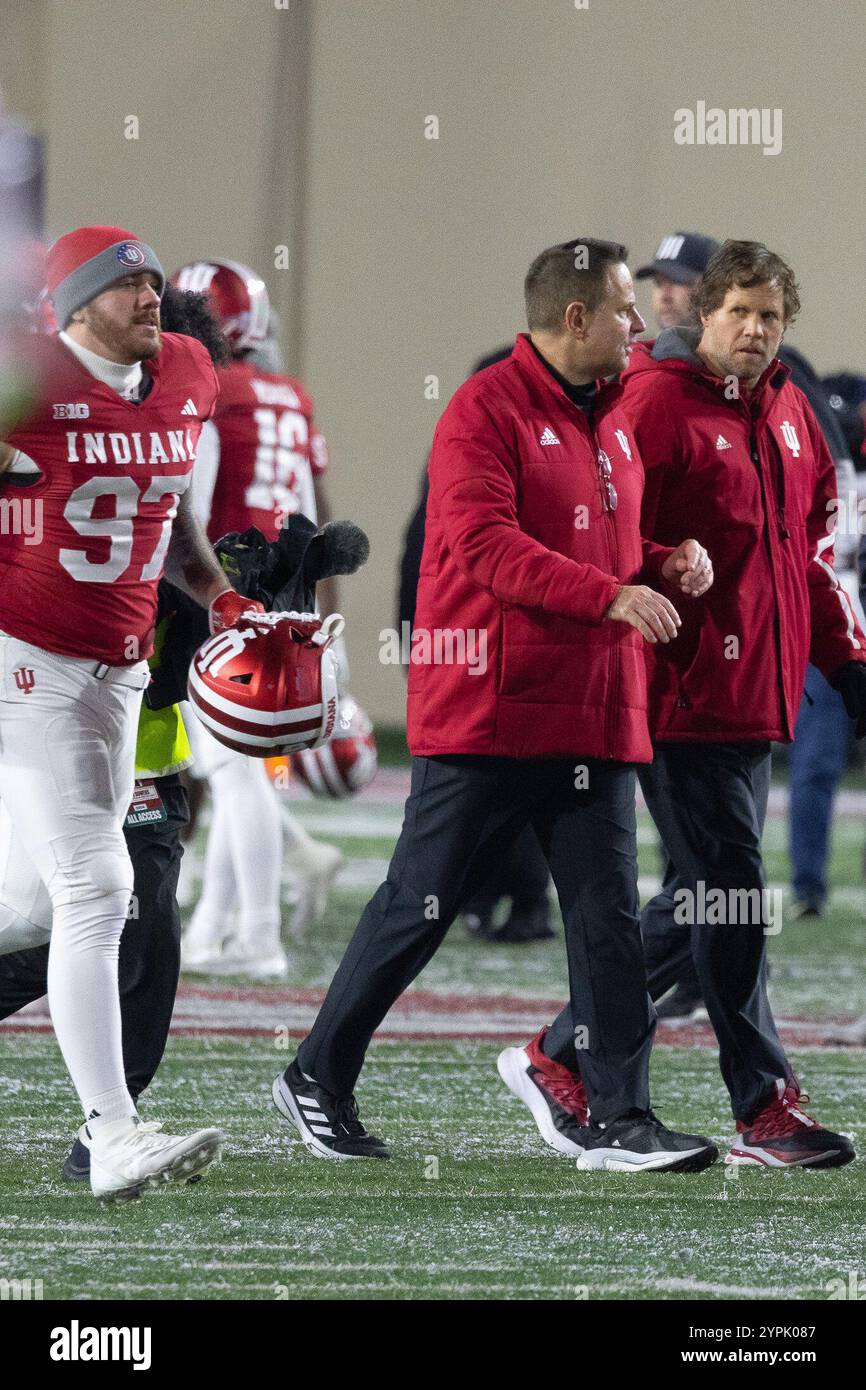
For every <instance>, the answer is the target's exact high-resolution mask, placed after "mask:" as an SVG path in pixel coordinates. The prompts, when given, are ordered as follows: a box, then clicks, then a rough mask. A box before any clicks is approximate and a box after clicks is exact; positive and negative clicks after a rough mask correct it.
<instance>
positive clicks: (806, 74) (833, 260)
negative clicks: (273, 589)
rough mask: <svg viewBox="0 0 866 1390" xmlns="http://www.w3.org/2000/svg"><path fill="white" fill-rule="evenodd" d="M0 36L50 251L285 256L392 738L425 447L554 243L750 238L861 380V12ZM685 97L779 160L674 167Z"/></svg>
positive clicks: (298, 345)
mask: <svg viewBox="0 0 866 1390" xmlns="http://www.w3.org/2000/svg"><path fill="white" fill-rule="evenodd" d="M0 18H2V20H3V33H4V40H5V38H6V35H11V36H12V42H11V45H10V44H7V43H6V42H5V41H4V54H5V55H6V57H5V61H4V58H3V57H0V82H2V83H3V85H4V87H5V88H6V91H7V96H8V98H9V99H10V101H11V102H12V103H14V104H16V105H17V106H18V108H19V109H21V110H23V111H24V112H25V114H27V115H28V116H29V117H30V118H31V119H34V120H37V121H39V120H40V118H41V123H42V124H43V126H44V128H45V129H46V130H47V131H48V133H49V136H50V147H49V148H50V157H49V170H48V174H49V177H48V218H49V225H50V229H51V230H52V231H54V232H56V231H60V230H63V229H65V228H67V227H69V226H71V225H73V224H74V223H76V222H78V221H82V220H106V221H108V220H110V221H117V222H120V223H126V224H128V225H130V226H132V227H133V228H134V229H136V230H139V231H140V232H141V234H142V235H145V236H148V237H149V238H151V239H152V240H153V242H154V244H155V245H156V246H157V247H158V248H159V250H160V254H161V255H163V256H164V259H165V261H166V263H167V264H172V265H173V264H176V263H177V262H179V261H180V260H182V259H184V258H186V257H189V256H192V255H196V254H200V253H201V252H202V251H211V252H216V253H222V254H230V255H234V256H237V257H239V258H241V259H247V260H250V261H252V262H254V263H255V264H257V265H258V266H260V267H261V268H262V269H263V270H264V271H265V272H268V271H269V270H270V267H271V266H272V265H273V248H274V247H275V246H276V245H279V244H286V245H288V246H289V247H290V268H289V270H288V271H280V272H277V271H274V270H270V274H269V281H270V285H271V289H272V293H273V297H274V299H275V301H276V303H277V305H278V307H279V308H281V310H282V311H283V312H284V315H285V318H286V327H287V336H288V340H289V341H288V344H287V345H288V348H289V353H290V360H291V362H292V364H293V366H294V367H295V368H296V369H297V370H299V371H300V372H301V373H302V374H303V375H304V377H305V379H306V380H307V382H308V385H309V386H310V388H311V390H312V391H313V394H314V397H315V399H316V400H317V403H318V408H319V415H320V419H321V423H322V424H323V426H324V427H325V429H326V431H327V433H328V435H329V438H330V442H331V448H332V455H333V458H334V466H333V475H332V487H333V493H334V500H335V509H336V512H337V514H339V515H347V516H351V517H353V518H356V519H357V520H358V521H359V522H361V524H363V525H364V526H365V527H366V528H367V529H368V530H369V532H370V536H371V540H372V543H373V556H372V559H371V562H370V565H369V566H368V568H367V570H366V571H364V572H363V573H362V574H361V575H360V576H358V577H357V578H356V579H355V580H352V581H350V582H348V583H346V584H345V585H344V599H345V602H344V607H345V611H346V614H347V617H348V619H349V622H350V652H351V657H352V664H353V670H354V677H353V685H354V687H355V689H356V691H357V694H358V696H359V698H361V699H362V700H363V701H364V702H365V703H366V704H367V705H368V706H369V707H370V709H371V711H372V712H373V713H374V714H375V715H377V716H378V717H380V718H386V717H387V718H395V719H396V718H399V717H400V716H401V714H402V705H403V683H402V678H401V675H400V673H399V671H396V670H394V669H391V668H383V667H381V666H380V665H379V664H378V660H377V652H378V640H377V639H378V633H379V630H380V628H382V627H383V626H385V625H387V624H390V623H391V621H392V615H393V609H394V590H395V567H396V561H397V555H398V551H399V542H400V534H401V531H402V528H403V526H404V524H405V520H406V517H407V515H408V513H409V511H410V509H411V507H412V505H413V502H414V499H415V496H416V492H417V487H418V480H419V474H420V469H421V463H422V460H423V456H424V453H425V450H426V447H427V445H428V443H429V439H430V436H431V433H432V430H433V426H434V424H435V421H436V418H437V417H438V415H439V413H440V412H441V409H442V408H443V406H444V404H445V402H446V400H447V398H448V396H449V395H450V393H451V392H452V391H453V389H454V388H455V387H456V386H457V384H458V383H459V382H460V380H461V379H462V377H463V375H464V374H465V373H466V371H467V370H468V368H469V366H470V364H471V363H472V361H473V359H474V358H475V357H476V356H478V355H479V354H481V353H483V352H485V351H487V350H489V349H491V348H493V347H495V346H497V345H498V344H499V343H501V342H503V341H505V340H506V339H507V338H508V337H510V336H511V335H512V333H513V332H514V331H516V330H517V329H519V328H520V327H521V295H520V285H521V280H522V276H523V273H524V271H525V269H526V266H527V264H528V262H529V259H530V258H531V256H532V255H533V254H534V253H535V252H536V251H537V250H539V249H540V248H541V247H542V246H543V245H545V244H548V243H549V242H551V241H553V240H558V239H561V238H564V237H567V236H573V235H578V234H580V233H584V234H590V235H591V234H595V235H602V236H603V235H610V236H617V237H620V238H622V239H623V240H625V241H626V242H628V243H629V245H630V246H631V248H632V252H633V258H634V259H635V260H637V258H643V257H644V256H647V255H649V254H650V253H651V252H652V250H653V249H654V247H655V244H656V242H657V240H658V238H659V236H660V235H661V234H662V233H664V232H666V231H671V230H673V229H674V228H675V227H678V226H685V227H695V228H700V229H703V230H706V231H709V232H715V233H716V234H718V235H740V236H755V237H760V238H761V239H763V240H766V241H767V242H769V243H770V244H771V245H772V246H774V247H775V248H776V249H778V250H781V251H782V252H784V253H785V254H787V255H788V256H789V257H790V258H791V260H792V261H793V263H794V265H795V266H796V267H797V270H798V272H799V274H800V278H801V282H802V289H803V301H804V312H803V318H802V322H801V324H800V325H799V326H798V328H797V330H796V332H795V335H794V341H796V342H797V343H798V344H800V345H801V346H802V347H803V348H804V349H806V350H807V351H808V352H809V353H810V354H811V355H812V356H813V358H814V360H815V362H816V364H817V365H818V367H819V368H821V369H822V370H830V369H832V368H835V367H838V366H841V365H849V366H854V367H856V366H860V365H863V366H866V362H864V349H863V343H862V333H861V328H860V325H861V316H862V311H861V306H860V281H861V277H862V267H863V265H864V251H866V245H864V243H866V231H864V219H863V214H862V199H861V198H860V196H859V191H860V182H861V180H860V178H859V167H858V165H859V161H860V157H861V152H862V151H863V150H864V149H866V105H864V102H863V99H862V54H863V51H864V41H866V6H864V5H863V4H862V3H861V0H838V2H832V0H776V3H772V0H768V2H767V3H764V4H763V5H760V6H756V5H755V4H754V0H726V3H725V4H723V5H719V4H718V3H715V2H713V3H710V0H689V3H688V4H685V5H684V4H682V3H680V0H589V8H588V9H587V10H577V9H575V7H574V4H573V3H572V0H289V9H288V11H280V10H277V9H276V7H275V6H274V4H273V3H272V0H207V2H206V3H198V2H197V0H154V2H153V3H149V4H148V5H147V6H145V7H143V6H142V5H141V4H140V3H139V2H138V0H137V3H134V4H133V3H130V0H73V3H68V0H26V3H22V0H0ZM774 28H775V29H777V30H778V32H775V33H774ZM14 53H18V54H21V55H22V62H21V63H18V62H17V59H16V61H15V62H13V61H12V55H13V54H14ZM28 65H29V66H30V67H31V68H32V73H28V74H27V75H26V77H25V76H22V73H24V72H25V70H26V68H27V67H28ZM307 87H308V88H309V90H307ZM699 100H703V101H705V102H707V104H708V105H710V106H714V105H717V106H722V107H725V108H727V107H728V106H753V105H754V106H758V107H770V108H773V107H781V108H782V111H783V150H782V153H781V154H779V155H778V156H776V157H767V156H764V155H763V154H762V153H761V151H760V149H756V148H752V147H743V148H725V147H718V148H712V147H703V148H700V147H693V148H689V147H681V146H677V145H676V144H675V143H674V140H673V128H674V119H673V113H674V111H675V110H676V109H677V108H678V107H682V106H688V107H692V108H694V106H695V104H696V102H697V101H699ZM128 114H136V115H138V116H139V119H140V123H141V138H140V140H139V141H137V142H132V141H126V140H125V139H124V138H123V119H124V117H125V116H126V115H128ZM431 114H432V115H436V116H438V118H439V122H440V138H439V140H438V141H428V140H425V139H424V119H425V117H426V116H428V115H431ZM641 293H642V295H643V290H642V291H641ZM642 302H644V303H645V302H646V301H645V299H643V301H642ZM431 373H435V374H436V375H437V376H438V377H439V378H440V393H441V394H440V399H439V401H428V400H425V398H424V389H423V384H424V378H425V376H427V375H428V374H431Z"/></svg>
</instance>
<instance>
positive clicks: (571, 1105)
mask: <svg viewBox="0 0 866 1390" xmlns="http://www.w3.org/2000/svg"><path fill="white" fill-rule="evenodd" d="M546 1032H547V1029H546V1028H543V1029H542V1030H541V1032H540V1033H539V1034H538V1036H537V1037H535V1038H533V1039H532V1042H531V1043H528V1044H527V1046H526V1047H506V1049H505V1051H504V1052H500V1054H499V1057H498V1058H497V1061H496V1069H497V1071H498V1072H499V1075H500V1076H501V1077H502V1080H503V1081H504V1082H505V1084H506V1086H507V1087H508V1089H509V1091H511V1092H512V1094H513V1095H515V1096H517V1098H518V1100H522V1101H523V1104H524V1105H525V1106H526V1107H527V1108H528V1109H529V1110H530V1111H531V1113H532V1117H533V1119H534V1120H535V1123H536V1124H537V1125H538V1129H539V1133H540V1134H541V1137H542V1139H543V1140H544V1141H545V1143H546V1144H549V1145H550V1147H551V1148H552V1149H556V1151H557V1153H561V1154H569V1155H570V1157H572V1158H577V1157H579V1156H580V1154H582V1153H583V1145H582V1143H581V1142H580V1132H581V1130H582V1129H584V1128H585V1126H586V1125H587V1124H588V1123H589V1105H588V1104H587V1099H586V1091H585V1090H584V1087H583V1082H582V1081H581V1079H580V1077H579V1076H578V1075H577V1073H576V1072H573V1071H569V1069H568V1067H564V1066H563V1065H562V1063H561V1062H554V1061H552V1060H551V1058H550V1057H545V1055H544V1053H543V1052H542V1050H541V1043H542V1041H543V1039H544V1035H545V1033H546Z"/></svg>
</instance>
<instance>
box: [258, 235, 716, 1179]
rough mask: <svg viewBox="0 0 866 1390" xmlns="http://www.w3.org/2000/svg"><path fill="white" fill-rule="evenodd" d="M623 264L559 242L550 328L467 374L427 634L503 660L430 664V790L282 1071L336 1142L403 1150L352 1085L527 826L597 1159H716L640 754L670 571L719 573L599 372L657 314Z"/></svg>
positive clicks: (417, 794) (417, 743)
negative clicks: (557, 926)
mask: <svg viewBox="0 0 866 1390" xmlns="http://www.w3.org/2000/svg"><path fill="white" fill-rule="evenodd" d="M625 257H626V251H625V248H624V247H623V246H620V245H617V244H615V243H610V242H599V241H593V240H584V239H579V240H577V241H574V242H569V243H565V244H564V245H561V246H555V247H550V248H549V249H548V250H547V251H544V252H542V253H541V255H540V256H538V257H537V258H536V259H535V261H534V262H533V264H532V265H531V266H530V269H529V272H528V274H527V277H526V283H525V298H526V309H527V320H528V326H529V333H528V334H520V336H519V337H518V338H517V341H516V343H515V346H514V350H513V352H512V354H511V355H510V357H508V358H507V359H506V360H505V361H503V362H499V363H497V364H496V365H495V366H491V367H489V368H487V369H486V370H485V371H482V372H479V373H477V374H476V375H475V376H473V377H471V378H470V379H469V380H468V381H467V382H465V383H464V384H463V385H462V386H461V387H460V388H459V390H458V391H457V392H456V394H455V395H454V397H453V398H452V400H451V402H450V403H449V405H448V406H447V408H446V410H445V412H444V414H443V416H442V418H441V420H440V421H439V425H438V427H437V430H436V435H435V438H434V442H433V450H432V453H431V457H430V497H429V503H428V509H427V528H426V537H425V543H424V553H423V558H422V564H421V579H420V584H419V589H418V603H417V609H416V614H415V634H416V639H417V636H418V633H419V631H420V632H422V633H424V634H426V636H427V639H428V642H429V645H430V650H431V653H434V654H435V651H436V639H437V636H438V637H439V638H440V639H441V637H442V634H443V633H444V632H445V631H446V630H447V632H449V633H450V634H451V635H452V636H453V634H454V632H455V631H456V632H458V633H459V634H462V636H463V637H464V639H465V641H466V650H467V651H468V650H469V646H470V643H471V644H472V647H473V650H475V649H476V648H479V649H480V644H481V643H482V642H483V644H484V649H485V653H486V656H485V660H484V662H483V663H481V662H473V663H472V664H470V663H469V662H468V661H467V662H466V663H464V664H461V663H459V662H457V663H454V662H452V661H450V660H445V661H439V662H437V661H436V659H435V655H434V656H433V657H432V659H429V658H428V659H427V660H424V661H420V662H419V661H417V660H416V661H413V663H412V665H411V669H410V673H409V700H408V739H409V746H410V749H411V751H412V754H413V765H412V790H411V792H410V795H409V799H408V801H407V803H406V812H405V819H404V824H403V830H402V833H401V835H400V839H399V841H398V843H397V847H396V849H395V852H394V856H393V858H392V860H391V865H390V867H389V870H388V877H387V880H386V882H385V883H383V884H382V886H381V887H380V888H379V890H378V892H377V893H376V894H375V896H374V897H373V899H372V901H371V902H370V903H369V904H368V906H367V908H366V910H365V912H364V914H363V916H362V918H361V921H360V923H359V925H358V928H357V930H356V932H355V935H354V937H353V938H352V941H351V942H350V944H349V946H348V949H347V951H346V953H345V955H344V957H343V960H342V962H341V964H340V966H339V968H338V970H337V973H336V975H335V977H334V980H333V982H332V984H331V987H330V989H329V991H328V994H327V996H326V998H325V1001H324V1003H323V1005H322V1008H321V1010H320V1012H319V1016H318V1018H317V1020H316V1022H315V1024H314V1025H313V1029H312V1031H311V1033H310V1034H309V1036H308V1037H307V1038H306V1039H305V1040H304V1041H303V1042H302V1044H301V1046H300V1048H299V1051H298V1056H297V1058H296V1060H295V1061H294V1062H292V1063H291V1064H290V1066H289V1067H288V1068H287V1069H286V1071H285V1073H284V1074H283V1075H282V1076H279V1077H278V1078H277V1080H276V1081H275V1083H274V1101H275V1104H276V1106H277V1108H278V1110H279V1111H280V1113H281V1114H282V1115H283V1116H284V1117H285V1118H286V1119H287V1120H289V1121H290V1123H292V1124H293V1125H294V1126H295V1127H296V1128H297V1129H298V1131H299V1132H300V1135H301V1138H302V1139H303V1142H304V1144H305V1145H306V1146H307V1147H308V1148H309V1149H310V1150H311V1151H313V1152H315V1153H317V1154H319V1155H321V1156H323V1157H326V1158H334V1159H347V1158H362V1157H374V1158H384V1157H387V1155H388V1150H387V1148H386V1146H385V1144H384V1143H383V1142H382V1141H381V1140H380V1139H376V1138H375V1137H374V1136H372V1135H370V1134H368V1133H367V1131H366V1130H365V1129H364V1127H363V1125H362V1124H361V1122H360V1120H359V1118H358V1113H357V1107H356V1105H355V1101H354V1096H353V1091H354V1087H355V1082H356V1080H357V1077H358V1075H359V1073H360V1070H361V1067H362V1065H363V1061H364V1055H365V1053H366V1050H367V1046H368V1044H369V1042H370V1039H371V1037H372V1035H373V1033H374V1031H375V1029H376V1028H377V1027H378V1025H379V1023H380V1022H381V1020H382V1019H383V1018H384V1016H385V1014H386V1013H387V1012H388V1010H389V1008H390V1007H391V1005H392V1004H393V1003H394V1001H395V1000H396V999H397V997H398V996H399V995H400V994H401V993H402V991H403V990H404V989H406V988H407V986H408V985H409V984H410V983H411V981H412V980H413V979H414V978H415V977H416V975H418V973H419V972H420V971H421V970H422V969H423V967H424V966H425V965H426V964H427V962H428V960H430V958H431V957H432V955H433V954H434V952H435V951H436V949H437V947H438V946H439V944H440V943H441V941H442V939H443V937H444V936H445V933H446V931H447V930H448V927H449V926H450V924H451V922H452V921H453V920H454V917H455V915H456V913H457V912H458V910H459V907H460V905H461V901H462V900H463V898H464V896H465V891H466V886H467V884H470V883H472V884H474V883H479V882H482V881H483V879H484V877H485V876H486V874H487V873H488V872H489V871H490V868H491V867H492V865H494V864H495V863H496V861H497V858H498V856H499V855H500V854H501V853H502V852H503V850H504V849H505V848H506V847H507V846H509V845H510V844H511V843H513V841H514V838H515V836H516V834H517V833H518V832H519V831H520V830H521V829H522V828H523V826H525V825H526V824H528V823H530V822H531V823H532V825H533V826H534V827H535V830H536V832H537V834H538V837H539V841H540V843H541V845H542V848H543V850H544V852H545V855H546V857H547V859H548V862H549V864H550V868H551V872H552V875H553V879H554V882H555V884H556V888H557V892H558V895H559V900H560V905H561V908H562V915H563V919H564V922H565V933H566V947H567V954H568V966H569V981H570V988H571V1000H572V1007H573V1009H574V1016H575V1018H577V1019H580V1020H581V1022H582V1023H583V1025H584V1026H585V1029H586V1051H585V1053H584V1075H585V1077H586V1084H587V1090H588V1092H589V1095H590V1098H591V1103H592V1107H593V1112H594V1115H593V1119H594V1125H593V1127H592V1129H591V1131H588V1132H587V1135H586V1138H585V1143H584V1147H583V1153H582V1156H581V1160H580V1161H581V1163H582V1165H583V1166H584V1167H587V1168H590V1167H593V1168H606V1167H616V1168H627V1169H641V1168H653V1169H660V1168H665V1169H669V1170H670V1169H672V1170H676V1171H684V1170H697V1169H700V1168H703V1167H706V1166H707V1164H709V1163H712V1162H713V1161H714V1159H715V1157H716V1156H717V1150H716V1148H715V1146H714V1145H713V1144H711V1143H710V1141H709V1140H707V1139H704V1138H702V1137H701V1136H697V1135H681V1134H675V1133H672V1132H671V1131H669V1130H667V1129H665V1128H664V1126H662V1125H661V1124H660V1123H659V1121H658V1120H657V1119H656V1117H655V1116H654V1115H653V1113H652V1111H651V1109H650V1099H649V1081H648V1061H649V1053H650V1048H651V1043H652V1036H653V1027H654V1018H653V1012H652V1007H651V1005H650V1002H649V998H648V996H647V992H646V975H645V971H644V965H643V954H642V950H641V944H640V932H639V928H638V918H637V902H638V899H637V867H636V857H635V820H634V817H635V808H634V767H633V764H634V763H636V762H641V761H646V760H647V759H648V758H649V756H650V742H649V736H648V732H647V726H646V716H645V668H644V658H643V648H644V645H645V644H650V645H652V646H655V645H656V644H659V643H660V644H663V645H666V644H667V643H669V642H670V641H671V640H672V639H673V638H674V637H675V636H676V633H677V629H678V625H679V621H680V619H679V617H678V614H677V612H676V610H675V608H674V607H673V604H672V603H671V601H670V600H669V599H668V598H667V597H665V596H663V595H662V594H661V593H659V592H658V591H657V590H656V589H655V588H653V587H651V584H653V583H655V584H658V585H661V584H662V583H668V584H670V585H672V586H673V589H674V590H675V591H676V592H677V593H679V594H681V595H682V596H683V598H684V599H685V601H686V603H687V604H691V601H692V599H695V598H697V597H698V596H699V595H701V594H703V593H704V592H705V591H706V589H707V588H708V587H709V585H710V583H711V582H712V569H711V566H710V563H709V559H708V557H707V555H706V552H705V551H704V550H703V548H702V547H701V546H700V545H698V544H697V542H695V541H691V540H689V541H683V542H682V543H679V544H676V545H668V546H665V547H660V546H655V545H649V544H646V543H644V542H642V541H641V536H640V530H639V516H640V501H641V494H642V490H643V469H642V467H641V463H640V457H639V454H638V451H637V447H636V445H635V442H634V438H633V435H632V432H631V429H630V426H629V424H628V421H627V418H626V417H625V416H624V415H623V413H622V412H621V410H620V408H619V399H620V389H619V387H617V386H600V385H599V379H600V378H604V377H608V376H611V375H613V374H615V373H617V372H620V371H622V370H623V368H624V367H625V366H626V365H627V363H628V358H629V351H630V347H631V343H632V341H633V340H634V338H635V336H636V335H637V334H638V333H640V332H642V331H643V328H644V326H645V325H644V323H643V320H642V319H641V317H640V315H639V314H638V313H637V310H636V308H635V303H634V292H633V286H632V282H631V276H630V275H629V272H628V269H627V267H626V265H625ZM645 580H647V581H649V583H647V582H642V581H645ZM672 591H673V590H672Z"/></svg>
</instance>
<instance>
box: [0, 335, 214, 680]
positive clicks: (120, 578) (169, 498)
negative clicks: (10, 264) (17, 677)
mask: <svg viewBox="0 0 866 1390" xmlns="http://www.w3.org/2000/svg"><path fill="white" fill-rule="evenodd" d="M33 352H34V354H35V355H36V358H37V363H36V368H37V379H38V382H39V386H38V393H37V394H38V399H37V402H36V404H35V406H34V407H33V408H32V410H31V412H30V414H29V415H28V417H27V419H26V420H25V421H23V422H22V423H20V424H19V425H17V426H16V427H15V429H14V430H13V431H12V432H10V433H9V434H8V435H7V441H8V443H9V444H11V445H12V447H13V448H14V449H16V450H18V451H20V453H21V454H23V455H26V456H27V458H28V459H29V460H32V463H33V464H35V466H36V469H37V470H38V473H30V474H24V473H22V474H17V473H13V474H9V475H7V476H5V477H2V478H0V523H2V525H0V529H2V535H0V629H2V630H3V631H4V632H8V633H10V634H11V636H13V637H17V638H19V639H20V640H22V641H24V642H31V643H32V644H33V645H34V646H37V647H41V648H42V649H43V650H45V651H49V652H57V653H60V654H61V655H63V656H71V657H82V658H88V657H95V658H96V659H97V660H99V661H101V662H106V663H107V664H108V665H111V666H126V665H132V664H134V663H135V662H137V661H140V660H142V658H147V657H148V656H150V654H151V652H152V650H153V631H154V625H155V619H156V603H157V593H156V590H157V584H158V581H159V578H160V575H161V574H162V571H163V566H164V563H165V556H166V552H167V550H168V545H169V540H170V538H171V524H172V521H173V519H174V517H175V516H176V514H177V505H178V502H179V500H180V497H181V495H182V494H183V493H184V492H185V491H186V489H187V487H188V486H189V483H190V475H191V472H192V466H193V462H194V460H195V450H196V444H197V442H198V437H199V434H200V432H201V427H202V423H203V421H204V420H205V419H207V418H208V417H209V416H210V415H211V413H212V411H213V407H214V402H215V400H216V396H217V391H218V385H217V379H216V373H215V371H214V368H213V364H212V363H211V360H210V357H209V356H208V354H207V352H206V350H205V349H204V347H202V345H201V343H199V342H197V341H196V340H195V339H193V338H188V337H186V336H185V335H182V334H178V333H165V334H163V336H162V350H161V352H160V354H159V356H158V357H156V358H153V359H151V360H149V361H147V362H146V363H144V367H145V370H146V373H147V375H148V377H149V378H150V382H151V384H150V389H149V391H148V393H147V395H146V396H145V398H144V400H142V401H141V402H140V403H138V404H136V403H135V402H133V401H129V400H125V399H124V398H123V397H122V396H120V395H119V394H118V393H117V392H116V391H114V390H112V388H111V387H109V386H106V385H105V384H104V383H103V382H101V381H99V380H97V379H96V378H95V377H93V376H91V374H90V373H89V372H88V371H87V370H86V368H85V367H83V366H82V365H81V363H80V362H79V361H78V360H77V359H76V358H75V357H74V356H73V354H72V353H71V352H70V351H69V350H68V349H67V348H66V347H65V346H64V344H63V343H62V342H61V341H60V340H59V339H58V338H43V339H34V340H33ZM33 479H35V481H33ZM25 484H26V485H25Z"/></svg>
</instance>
